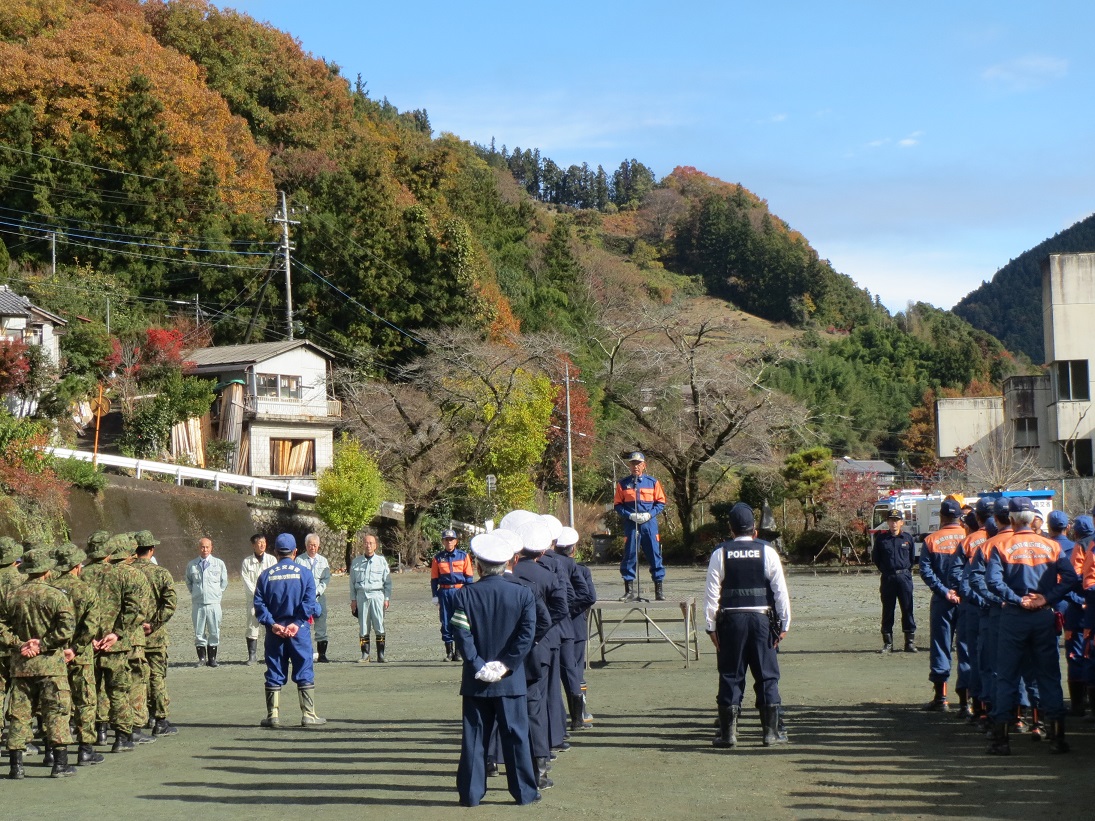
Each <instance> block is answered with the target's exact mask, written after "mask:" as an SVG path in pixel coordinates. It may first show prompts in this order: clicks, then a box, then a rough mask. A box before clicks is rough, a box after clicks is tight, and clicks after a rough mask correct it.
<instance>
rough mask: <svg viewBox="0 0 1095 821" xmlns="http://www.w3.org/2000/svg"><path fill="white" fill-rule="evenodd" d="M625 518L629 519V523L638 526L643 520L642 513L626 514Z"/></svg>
mask: <svg viewBox="0 0 1095 821" xmlns="http://www.w3.org/2000/svg"><path fill="white" fill-rule="evenodd" d="M627 518H629V519H630V520H631V521H633V522H635V523H636V524H638V523H639V522H641V521H642V520H643V514H642V513H629V514H627Z"/></svg>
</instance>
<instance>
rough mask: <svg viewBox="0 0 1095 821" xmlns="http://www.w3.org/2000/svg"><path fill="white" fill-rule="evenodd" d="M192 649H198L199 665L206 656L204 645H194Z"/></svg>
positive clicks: (203, 661)
mask: <svg viewBox="0 0 1095 821" xmlns="http://www.w3.org/2000/svg"><path fill="white" fill-rule="evenodd" d="M194 649H195V650H197V651H198V666H199V667H201V666H202V665H203V664H205V658H206V653H205V650H206V648H205V647H195V648H194Z"/></svg>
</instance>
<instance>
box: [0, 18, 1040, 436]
mask: <svg viewBox="0 0 1095 821" xmlns="http://www.w3.org/2000/svg"><path fill="white" fill-rule="evenodd" d="M0 62H2V64H3V65H4V71H3V72H2V73H0V263H3V264H4V270H7V268H8V266H7V263H8V261H9V258H10V262H11V267H10V274H9V275H8V280H9V281H10V282H11V283H12V285H13V287H15V288H16V289H17V290H20V291H21V292H24V293H27V294H28V295H30V296H31V297H32V298H33V299H34V300H35V301H36V302H38V303H39V304H41V305H43V306H45V307H47V308H50V309H52V310H57V311H60V312H62V313H65V314H66V315H79V316H82V317H84V318H86V319H90V320H92V324H93V326H94V327H95V328H100V329H101V328H103V325H104V323H105V321H106V319H107V317H108V315H109V317H110V321H111V328H110V330H111V333H112V334H113V335H114V336H115V337H124V336H125V335H126V334H127V333H133V332H134V331H136V330H137V329H143V328H145V327H147V326H148V325H150V324H157V323H158V324H170V323H174V324H176V325H178V326H179V327H182V328H183V329H184V331H185V333H186V335H187V339H190V340H195V341H196V340H207V339H212V340H213V341H221V342H225V341H233V342H235V341H242V340H244V339H251V340H255V341H257V340H261V339H273V338H279V337H280V336H282V335H284V334H285V333H286V330H287V329H286V327H285V304H284V295H285V291H284V281H283V279H284V277H283V272H282V268H281V265H282V261H281V256H280V254H279V253H278V252H277V241H278V239H279V237H280V228H279V226H278V225H274V224H271V223H270V218H271V217H273V216H274V215H275V212H276V209H277V207H278V203H279V195H278V192H279V191H281V192H285V194H286V195H287V200H288V202H289V204H290V206H292V208H293V209H294V210H293V212H292V213H290V214H287V215H284V216H285V217H287V218H289V219H291V220H293V221H294V224H293V226H292V238H293V242H294V249H293V251H292V259H293V282H292V294H293V309H294V319H295V331H296V332H297V333H298V334H299V335H302V336H307V337H309V338H312V339H314V340H315V341H316V342H318V343H319V344H321V345H325V346H326V347H328V348H329V349H331V350H332V351H333V352H334V353H336V355H338V356H339V357H340V358H341V360H342V361H343V362H346V363H353V364H354V365H355V366H357V367H361V366H366V368H368V369H371V372H372V373H374V374H382V373H392V372H393V369H395V368H397V367H399V366H401V365H405V364H407V363H408V362H411V361H413V360H415V359H416V358H417V357H419V356H421V355H422V354H423V352H424V348H425V346H424V344H423V342H422V335H423V334H424V333H426V332H429V331H434V330H437V329H439V328H446V327H461V328H466V329H469V330H472V331H475V332H477V333H479V334H481V335H483V336H490V337H496V338H497V337H500V336H501V335H502V334H504V333H506V332H509V331H518V330H520V331H522V332H530V331H539V330H547V329H550V330H552V331H553V332H555V333H558V334H561V335H562V336H563V337H564V338H566V339H568V340H571V341H572V343H573V344H572V348H573V349H574V356H575V357H576V365H577V366H578V367H582V368H584V367H585V366H587V365H588V364H589V358H590V357H591V355H592V354H591V352H590V350H589V349H588V348H587V346H588V345H589V341H590V339H591V337H592V336H594V334H595V329H596V324H597V321H598V309H599V303H601V302H603V299H604V296H605V295H606V294H611V293H616V292H620V291H627V292H637V293H642V294H644V295H646V296H647V297H649V298H650V299H651V300H653V301H654V302H663V303H668V302H671V301H673V300H674V299H677V298H679V297H682V296H687V295H689V294H701V293H708V294H711V295H714V296H717V297H720V298H722V299H724V300H726V301H728V302H730V303H732V304H733V305H735V306H736V307H738V308H740V309H741V310H744V311H748V312H750V313H753V314H756V315H757V316H760V317H763V318H765V319H767V320H770V321H771V322H774V323H784V324H785V325H787V326H790V327H791V328H793V329H795V331H796V335H798V336H801V344H800V345H799V352H798V355H797V356H796V357H794V358H792V359H790V360H788V361H786V362H784V363H782V364H781V365H780V367H779V368H778V369H776V370H775V371H774V373H773V375H771V376H770V380H771V385H772V386H773V387H776V388H780V389H783V390H785V391H787V392H789V393H791V394H792V395H794V396H795V397H797V398H798V399H800V400H802V401H803V402H804V403H805V404H806V405H807V406H808V407H809V408H810V409H811V411H812V417H811V418H812V419H813V422H814V424H815V425H816V426H817V428H818V430H819V431H820V433H821V435H822V438H823V439H824V441H826V442H827V443H828V444H830V445H832V446H833V447H835V448H838V449H841V450H844V449H846V450H849V451H851V452H852V453H853V454H854V455H862V456H866V455H873V454H877V453H881V454H883V455H887V456H892V455H893V454H894V453H895V451H896V450H897V449H898V448H899V447H900V445H899V443H898V437H899V436H900V434H901V432H902V430H904V428H905V426H906V425H907V421H908V415H909V412H910V411H911V409H912V408H913V407H914V406H915V405H917V404H918V403H919V402H920V401H921V399H922V396H923V394H924V393H925V392H926V391H928V390H934V389H938V388H949V389H952V390H961V389H962V388H963V387H964V386H965V385H967V384H968V383H969V382H970V381H971V380H974V379H978V380H991V379H998V378H999V376H1000V375H1001V374H1002V373H1005V372H1007V371H1008V370H1009V369H1010V368H1012V367H1014V363H1013V362H1012V361H1011V359H1010V357H1009V356H1008V355H1007V354H1006V352H1005V351H1004V350H1003V348H1002V347H1001V346H1000V345H999V344H998V343H997V342H996V341H995V340H993V339H992V338H991V337H989V336H988V335H987V334H984V333H981V332H978V331H974V330H973V329H972V328H970V327H969V326H968V325H966V324H965V323H964V322H962V321H961V320H958V319H957V318H955V317H954V316H952V315H949V314H946V313H944V312H940V311H936V310H935V309H932V308H931V307H930V306H926V305H917V306H915V307H914V308H912V309H910V310H909V311H908V312H907V313H903V314H898V315H897V316H896V317H891V316H890V315H889V314H888V312H887V311H886V310H885V309H884V308H883V307H882V306H881V305H880V304H879V303H878V301H877V300H874V299H872V298H871V295H870V294H869V293H867V292H866V291H864V290H862V289H860V288H858V287H857V286H856V285H855V283H854V282H853V281H852V280H851V279H849V278H848V277H846V276H844V275H842V274H840V273H838V272H836V271H835V270H834V269H833V268H832V266H831V265H830V264H829V263H828V261H826V260H823V259H820V258H819V257H818V254H817V253H816V251H814V249H813V248H812V247H811V246H810V245H809V242H808V241H807V239H806V238H805V237H803V236H802V235H801V234H800V233H798V232H796V231H795V230H794V229H793V228H792V227H791V226H789V225H787V224H786V223H785V222H784V221H783V220H781V219H780V218H779V217H778V216H777V215H775V214H772V213H771V212H770V211H769V209H768V207H767V203H766V202H765V201H764V200H763V199H762V198H760V197H758V196H757V195H756V194H754V193H752V192H750V191H748V190H746V189H745V188H743V187H742V186H740V185H735V184H732V183H726V182H723V181H721V180H717V179H714V178H712V177H709V176H707V175H705V174H703V173H701V172H699V171H697V170H696V169H694V168H690V167H687V166H682V167H679V168H677V169H675V170H674V171H673V172H672V173H670V174H669V175H668V176H666V177H665V178H663V179H661V180H658V179H656V177H655V175H654V173H653V171H652V170H651V169H650V168H649V167H647V166H646V165H644V164H643V163H642V162H640V161H639V160H637V159H634V158H631V159H627V158H624V159H623V160H622V161H621V163H620V165H619V166H618V167H616V168H612V169H611V170H605V169H604V168H602V167H597V168H591V167H590V166H589V165H588V164H581V165H577V164H574V165H570V166H568V167H567V168H565V169H564V168H563V167H561V166H560V165H559V164H557V163H556V162H554V161H553V160H552V159H550V158H548V157H546V156H543V155H542V154H541V152H540V151H539V150H538V149H535V148H523V149H522V148H514V149H513V150H512V151H510V150H508V149H506V148H505V147H502V148H501V149H498V148H496V147H495V145H494V144H493V143H492V145H491V146H489V147H488V146H477V145H472V144H470V143H468V142H465V141H463V140H461V139H459V137H458V136H454V135H449V134H444V135H440V136H434V134H433V131H432V128H431V126H430V123H429V118H428V115H427V113H426V112H425V111H421V110H418V111H409V112H400V111H398V110H397V109H396V108H395V107H393V106H392V105H390V104H389V103H388V102H387V101H386V100H384V99H381V100H379V101H378V100H376V99H374V98H373V96H372V94H371V92H370V90H369V89H368V87H367V84H366V83H365V82H363V81H362V80H361V79H360V78H359V79H357V80H356V81H353V82H351V81H349V80H347V79H346V78H344V77H342V76H341V73H340V70H339V68H338V66H336V65H333V64H331V63H328V62H325V61H324V60H323V59H319V58H315V57H313V56H311V55H309V54H307V53H306V52H305V51H304V50H303V48H302V47H301V44H300V43H299V42H298V41H296V40H295V39H293V37H292V36H291V35H289V34H286V33H284V32H280V31H277V30H275V29H273V28H271V27H269V26H267V25H264V24H260V23H258V22H256V21H255V20H253V19H251V18H250V17H248V16H246V15H242V14H238V13H236V12H232V11H227V10H219V9H218V8H216V7H214V6H212V5H209V4H208V3H206V2H203V0H174V1H173V2H167V0H147V2H137V0H7V2H5V3H4V4H3V7H2V8H0ZM499 136H500V137H504V135H499ZM1032 253H1033V252H1032ZM187 317H196V318H197V320H198V322H197V327H194V323H191V325H189V326H187V325H185V322H186V321H188V320H187V319H186V318H187ZM1031 317H1032V318H1033V319H1034V321H1036V320H1037V316H1036V313H1035V312H1031ZM87 337H88V332H81V334H77V335H76V336H75V337H74V340H73V342H71V343H70V344H72V345H75V342H76V341H77V340H79V339H81V338H85V341H86V338H87ZM94 350H95V348H94V346H93V345H90V344H88V345H85V349H84V350H82V351H79V352H78V351H76V350H75V349H73V350H72V351H70V353H69V359H68V361H69V362H70V363H72V362H80V363H82V366H83V367H85V368H89V367H91V366H92V365H93V363H94V362H95V361H96V357H95V355H94ZM591 396H592V397H593V399H594V400H596V396H597V388H596V386H595V385H594V386H591Z"/></svg>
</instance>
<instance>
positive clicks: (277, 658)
mask: <svg viewBox="0 0 1095 821" xmlns="http://www.w3.org/2000/svg"><path fill="white" fill-rule="evenodd" d="M263 650H264V651H265V653H266V688H267V689H268V690H278V689H280V688H281V687H282V685H283V684H285V681H286V679H287V678H288V677H289V668H290V666H292V669H293V683H294V684H296V685H297V687H311V686H312V685H313V684H315V683H316V677H315V672H314V669H313V667H312V631H311V629H310V628H309V627H308V625H307V624H305V625H304V626H303V627H301V628H300V631H299V632H298V633H297V634H296V635H295V636H293V638H291V639H283V638H279V637H278V636H275V635H274V634H273V632H271V631H270V629H269V628H267V629H266V641H265V642H264V643H263Z"/></svg>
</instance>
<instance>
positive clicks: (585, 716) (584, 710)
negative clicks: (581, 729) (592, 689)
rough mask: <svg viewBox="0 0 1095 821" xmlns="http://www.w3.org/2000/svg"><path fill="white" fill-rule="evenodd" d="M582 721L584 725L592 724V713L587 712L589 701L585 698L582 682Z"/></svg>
mask: <svg viewBox="0 0 1095 821" xmlns="http://www.w3.org/2000/svg"><path fill="white" fill-rule="evenodd" d="M582 721H584V722H585V723H586V724H592V723H593V713H591V712H590V711H589V700H588V699H587V698H586V683H585V682H584V681H583V682H582Z"/></svg>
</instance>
